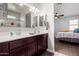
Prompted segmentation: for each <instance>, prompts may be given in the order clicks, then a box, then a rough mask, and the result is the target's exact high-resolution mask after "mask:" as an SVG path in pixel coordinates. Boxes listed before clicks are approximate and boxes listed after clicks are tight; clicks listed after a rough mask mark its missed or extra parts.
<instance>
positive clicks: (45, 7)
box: [41, 3, 54, 52]
mask: <svg viewBox="0 0 79 59" xmlns="http://www.w3.org/2000/svg"><path fill="white" fill-rule="evenodd" d="M41 12H42V13H45V14H47V21H48V23H49V29H48V34H49V38H48V50H49V51H51V52H54V6H53V3H44V4H41Z"/></svg>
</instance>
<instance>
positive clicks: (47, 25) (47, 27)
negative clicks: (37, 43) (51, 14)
mask: <svg viewBox="0 0 79 59" xmlns="http://www.w3.org/2000/svg"><path fill="white" fill-rule="evenodd" d="M44 25H45V26H46V30H48V29H49V23H48V22H47V21H44Z"/></svg>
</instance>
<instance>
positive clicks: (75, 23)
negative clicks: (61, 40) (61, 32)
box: [69, 19, 78, 31]
mask: <svg viewBox="0 0 79 59" xmlns="http://www.w3.org/2000/svg"><path fill="white" fill-rule="evenodd" d="M76 28H78V20H77V19H76V20H70V21H69V30H70V31H73V30H74V29H76Z"/></svg>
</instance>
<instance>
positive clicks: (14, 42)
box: [10, 39, 23, 50]
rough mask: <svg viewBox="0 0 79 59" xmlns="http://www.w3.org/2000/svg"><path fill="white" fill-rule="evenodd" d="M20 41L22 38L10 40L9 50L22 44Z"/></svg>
mask: <svg viewBox="0 0 79 59" xmlns="http://www.w3.org/2000/svg"><path fill="white" fill-rule="evenodd" d="M22 41H23V40H22V39H18V40H13V41H11V42H10V50H12V49H15V48H18V47H20V46H22V45H23V43H22Z"/></svg>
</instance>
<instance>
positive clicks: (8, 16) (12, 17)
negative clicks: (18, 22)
mask: <svg viewBox="0 0 79 59" xmlns="http://www.w3.org/2000/svg"><path fill="white" fill-rule="evenodd" d="M7 18H9V19H16V17H14V16H11V15H7Z"/></svg>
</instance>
